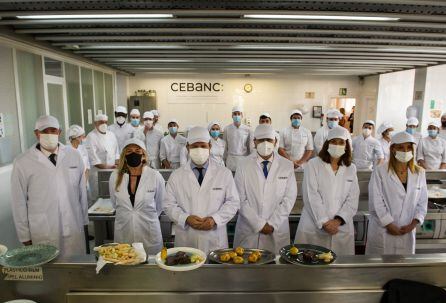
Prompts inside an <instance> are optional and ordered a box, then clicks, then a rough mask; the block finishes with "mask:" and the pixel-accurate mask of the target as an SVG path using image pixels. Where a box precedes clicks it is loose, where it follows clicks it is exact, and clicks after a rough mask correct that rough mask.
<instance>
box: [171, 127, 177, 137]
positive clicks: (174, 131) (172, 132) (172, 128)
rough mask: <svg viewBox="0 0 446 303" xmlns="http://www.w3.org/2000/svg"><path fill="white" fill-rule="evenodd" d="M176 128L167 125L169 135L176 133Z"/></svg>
mask: <svg viewBox="0 0 446 303" xmlns="http://www.w3.org/2000/svg"><path fill="white" fill-rule="evenodd" d="M177 130H178V129H177V128H176V127H175V126H174V127H169V133H170V134H171V135H175V134H176V133H177Z"/></svg>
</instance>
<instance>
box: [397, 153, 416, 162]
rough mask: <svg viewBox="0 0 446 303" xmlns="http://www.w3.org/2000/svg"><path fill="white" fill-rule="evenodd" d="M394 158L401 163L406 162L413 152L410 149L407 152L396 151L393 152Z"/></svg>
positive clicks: (410, 158)
mask: <svg viewBox="0 0 446 303" xmlns="http://www.w3.org/2000/svg"><path fill="white" fill-rule="evenodd" d="M395 158H396V159H397V160H398V161H400V162H402V163H407V162H409V161H410V160H412V158H413V153H412V152H411V151H409V152H401V151H397V152H396V154H395Z"/></svg>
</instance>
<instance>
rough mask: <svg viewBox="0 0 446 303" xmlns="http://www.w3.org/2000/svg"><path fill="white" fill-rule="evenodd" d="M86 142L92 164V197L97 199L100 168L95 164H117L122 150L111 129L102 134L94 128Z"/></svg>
mask: <svg viewBox="0 0 446 303" xmlns="http://www.w3.org/2000/svg"><path fill="white" fill-rule="evenodd" d="M85 143H86V144H85V147H86V149H87V151H88V157H89V159H90V165H91V170H90V177H89V184H90V193H91V199H92V200H93V201H95V200H96V199H97V198H98V168H96V167H95V165H98V164H108V165H113V164H115V163H116V160H119V157H120V150H119V146H118V141H117V140H116V136H115V134H114V133H112V132H111V131H107V132H106V133H105V134H101V133H100V132H99V131H98V130H97V129H94V130H92V131H91V132H90V133H89V134H88V135H87V139H86V141H85Z"/></svg>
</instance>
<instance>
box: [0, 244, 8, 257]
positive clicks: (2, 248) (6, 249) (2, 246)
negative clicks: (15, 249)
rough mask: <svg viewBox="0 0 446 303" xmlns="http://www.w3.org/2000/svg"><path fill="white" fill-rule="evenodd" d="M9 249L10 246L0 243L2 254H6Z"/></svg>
mask: <svg viewBox="0 0 446 303" xmlns="http://www.w3.org/2000/svg"><path fill="white" fill-rule="evenodd" d="M7 251H8V248H7V247H6V246H5V245H1V244H0V256H1V255H3V254H5V253H6V252H7Z"/></svg>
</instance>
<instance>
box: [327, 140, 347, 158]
mask: <svg viewBox="0 0 446 303" xmlns="http://www.w3.org/2000/svg"><path fill="white" fill-rule="evenodd" d="M328 153H329V154H330V156H332V157H333V158H335V159H338V158H340V157H342V155H344V154H345V145H336V144H329V145H328Z"/></svg>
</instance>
